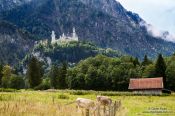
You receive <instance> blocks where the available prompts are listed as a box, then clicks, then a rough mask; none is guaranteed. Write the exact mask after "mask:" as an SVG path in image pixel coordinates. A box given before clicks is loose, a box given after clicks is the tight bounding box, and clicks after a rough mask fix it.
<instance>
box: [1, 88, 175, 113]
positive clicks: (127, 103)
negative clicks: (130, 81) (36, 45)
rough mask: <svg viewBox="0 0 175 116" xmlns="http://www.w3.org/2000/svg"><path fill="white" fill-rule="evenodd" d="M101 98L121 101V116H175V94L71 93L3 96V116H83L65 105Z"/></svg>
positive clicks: (31, 92) (48, 92)
mask: <svg viewBox="0 0 175 116" xmlns="http://www.w3.org/2000/svg"><path fill="white" fill-rule="evenodd" d="M100 94H102V95H107V96H109V97H111V98H112V99H113V100H121V101H122V107H121V108H120V111H119V113H118V114H117V115H118V116H159V115H160V116H175V94H172V95H171V96H133V95H132V94H130V93H121V92H95V91H71V90H64V91H29V90H20V91H18V92H0V116H80V115H81V113H80V112H77V110H76V107H75V104H71V105H65V104H67V103H70V102H72V101H74V100H75V99H76V98H77V97H82V98H89V99H93V100H96V95H100ZM151 112H152V113H151ZM156 112H157V113H156Z"/></svg>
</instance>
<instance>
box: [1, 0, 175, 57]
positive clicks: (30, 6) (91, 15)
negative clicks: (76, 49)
mask: <svg viewBox="0 0 175 116" xmlns="http://www.w3.org/2000/svg"><path fill="white" fill-rule="evenodd" d="M21 1H22V0H21ZM0 18H1V20H2V19H3V20H6V21H9V22H11V23H13V24H15V25H17V26H18V27H19V28H22V29H24V30H27V31H29V32H30V33H32V34H33V35H35V36H37V37H38V38H39V39H44V38H50V34H51V31H52V30H55V31H56V34H57V35H61V34H62V33H69V32H71V31H72V28H73V27H75V28H76V31H77V33H78V36H79V38H80V40H81V41H82V40H83V41H84V40H85V41H91V42H93V43H95V44H96V45H98V46H100V47H103V48H112V49H115V50H119V51H122V52H123V53H127V54H130V55H132V56H136V57H139V58H142V57H143V55H144V54H147V55H148V56H149V57H152V58H155V56H156V55H157V53H163V54H164V55H170V54H172V53H173V52H174V51H175V44H174V43H171V42H167V41H164V40H163V39H161V38H155V37H153V36H151V35H150V34H149V33H148V32H147V29H146V27H145V26H143V25H140V22H142V21H143V20H142V19H141V18H140V17H139V16H138V15H137V14H135V13H132V12H129V11H127V10H126V9H124V8H123V7H122V5H121V4H120V3H119V2H116V1H115V0H31V1H30V2H27V3H25V4H23V5H18V7H14V8H13V10H4V11H3V12H2V13H1V16H0Z"/></svg>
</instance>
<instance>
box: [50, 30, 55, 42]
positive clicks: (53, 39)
mask: <svg viewBox="0 0 175 116" xmlns="http://www.w3.org/2000/svg"><path fill="white" fill-rule="evenodd" d="M51 38H52V40H51V43H52V44H54V43H55V42H56V37H55V32H54V31H52V35H51Z"/></svg>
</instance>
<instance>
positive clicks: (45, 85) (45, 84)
mask: <svg viewBox="0 0 175 116" xmlns="http://www.w3.org/2000/svg"><path fill="white" fill-rule="evenodd" d="M34 89H35V90H47V89H50V81H49V79H43V81H42V83H41V84H40V85H38V86H36V87H35V88H34Z"/></svg>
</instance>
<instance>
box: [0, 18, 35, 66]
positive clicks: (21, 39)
mask: <svg viewBox="0 0 175 116" xmlns="http://www.w3.org/2000/svg"><path fill="white" fill-rule="evenodd" d="M33 39H34V37H33V36H31V35H30V34H29V33H27V32H25V31H23V30H20V29H18V28H17V27H16V26H14V25H13V24H10V23H8V22H5V21H0V62H1V63H4V64H10V65H13V66H14V65H15V64H18V63H19V62H20V61H21V60H22V59H23V58H24V57H25V55H26V53H28V52H29V51H30V50H31V48H32V46H33V45H34V41H33Z"/></svg>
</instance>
